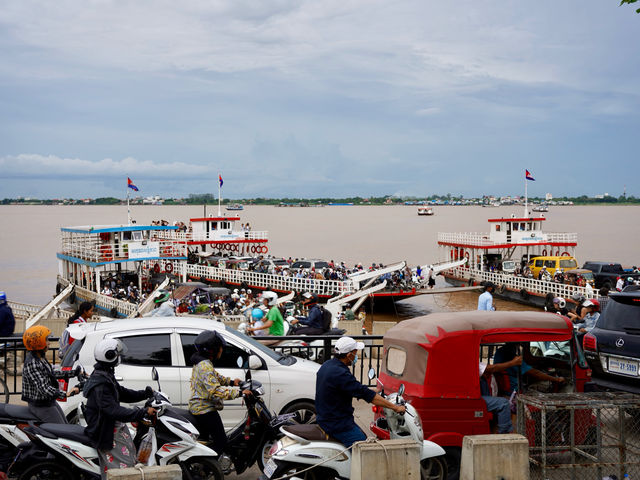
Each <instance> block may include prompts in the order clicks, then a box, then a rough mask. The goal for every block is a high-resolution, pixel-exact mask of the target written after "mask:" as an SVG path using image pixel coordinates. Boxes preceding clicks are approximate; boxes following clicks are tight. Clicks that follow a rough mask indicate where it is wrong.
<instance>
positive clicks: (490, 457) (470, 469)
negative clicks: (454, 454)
mask: <svg viewBox="0 0 640 480" xmlns="http://www.w3.org/2000/svg"><path fill="white" fill-rule="evenodd" d="M496 479H500V480H528V479H529V442H528V441H527V439H526V438H525V437H523V436H522V435H511V434H509V435H469V436H467V437H464V439H463V440H462V460H461V465H460V480H496Z"/></svg>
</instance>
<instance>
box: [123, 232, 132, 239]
mask: <svg viewBox="0 0 640 480" xmlns="http://www.w3.org/2000/svg"><path fill="white" fill-rule="evenodd" d="M132 233H133V232H122V240H131V234H132Z"/></svg>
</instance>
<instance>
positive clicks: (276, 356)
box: [226, 325, 284, 363]
mask: <svg viewBox="0 0 640 480" xmlns="http://www.w3.org/2000/svg"><path fill="white" fill-rule="evenodd" d="M226 328H227V332H229V333H230V334H231V335H234V336H236V337H238V338H241V339H242V340H244V341H245V342H247V343H249V344H251V347H252V348H254V349H256V350H259V351H260V352H262V353H264V354H265V355H267V356H269V357H271V358H272V359H274V360H275V361H276V362H279V363H280V361H281V360H282V359H283V358H284V355H282V354H281V353H279V352H275V351H273V350H271V349H270V348H269V347H266V346H264V345H263V344H261V343H260V342H257V341H255V340H254V339H253V338H251V337H249V336H247V335H245V334H244V333H240V332H239V331H237V330H235V329H234V328H231V327H229V326H228V325H227V326H226Z"/></svg>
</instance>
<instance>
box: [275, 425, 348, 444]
mask: <svg viewBox="0 0 640 480" xmlns="http://www.w3.org/2000/svg"><path fill="white" fill-rule="evenodd" d="M280 430H282V431H283V432H287V433H290V434H291V435H294V436H296V437H300V438H302V439H304V440H309V441H310V442H317V441H327V442H335V441H336V440H335V439H334V438H331V437H330V436H329V435H328V434H327V433H325V431H324V430H322V428H320V426H319V425H316V424H315V423H314V424H301V425H285V426H283V427H280Z"/></svg>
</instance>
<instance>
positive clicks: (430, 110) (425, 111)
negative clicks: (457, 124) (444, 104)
mask: <svg viewBox="0 0 640 480" xmlns="http://www.w3.org/2000/svg"><path fill="white" fill-rule="evenodd" d="M438 113H440V109H439V108H438V107H427V108H422V109H420V110H418V111H417V112H416V115H418V116H421V117H425V116H429V115H437V114H438Z"/></svg>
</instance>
